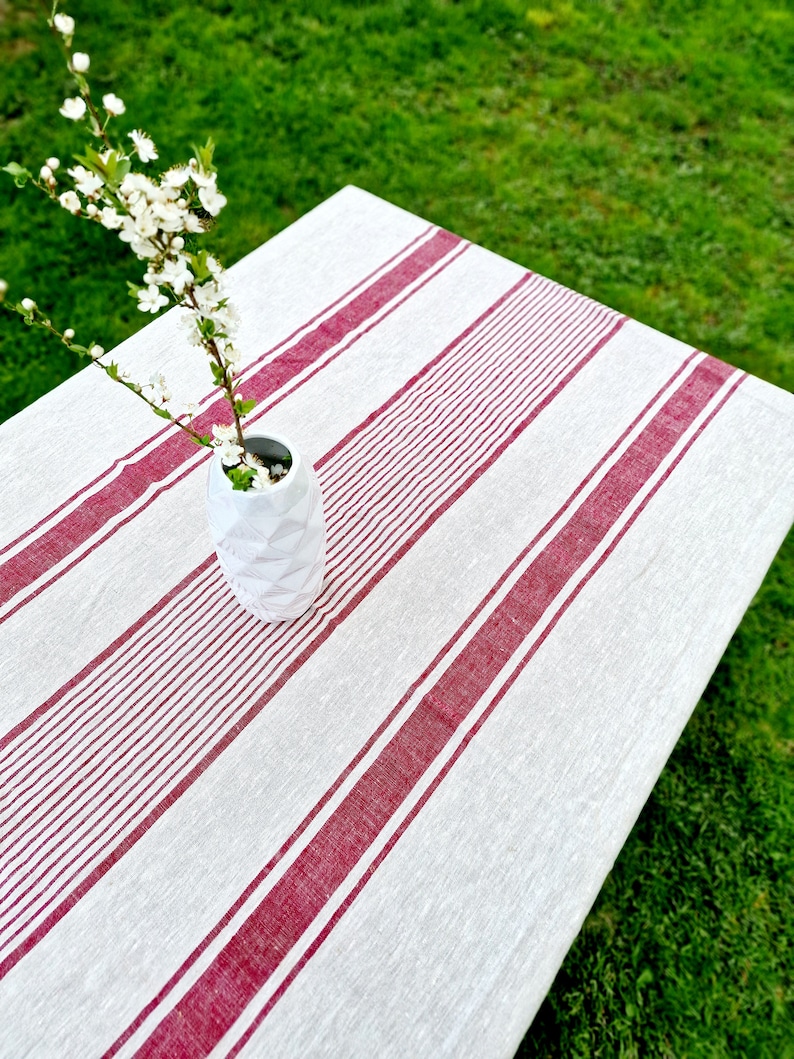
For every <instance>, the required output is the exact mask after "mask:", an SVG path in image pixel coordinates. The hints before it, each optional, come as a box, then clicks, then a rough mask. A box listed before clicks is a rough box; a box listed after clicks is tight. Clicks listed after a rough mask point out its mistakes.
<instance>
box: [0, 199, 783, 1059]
mask: <svg viewBox="0 0 794 1059" xmlns="http://www.w3.org/2000/svg"><path fill="white" fill-rule="evenodd" d="M229 285H230V290H231V295H232V299H233V302H234V304H235V305H236V306H237V307H238V309H239V311H240V315H241V326H240V335H239V340H238V342H237V345H238V347H239V348H240V350H241V351H242V352H243V356H244V363H245V365H246V367H245V372H244V379H245V381H244V385H243V392H244V394H245V396H246V397H248V396H252V397H256V399H257V400H258V402H259V404H258V406H257V409H256V410H255V412H254V413H253V415H252V416H251V417H250V420H249V423H250V424H251V425H254V424H256V425H257V426H262V427H264V428H265V429H268V428H269V429H271V430H273V431H275V432H278V433H280V434H286V435H287V436H288V437H290V438H291V439H292V440H293V441H294V443H295V444H296V445H297V446H298V447H299V449H300V451H301V452H302V453H303V454H304V455H305V456H306V457H307V458H308V459H309V460H310V461H312V462H313V464H314V466H315V468H316V470H317V474H318V476H319V480H320V483H321V486H322V489H323V497H324V507H325V514H326V519H327V527H328V564H327V572H326V579H325V585H324V588H323V591H322V593H321V595H320V597H319V598H318V600H317V602H316V604H315V605H314V607H313V608H312V610H311V611H310V612H309V613H307V614H306V615H304V616H303V617H302V618H300V619H298V620H296V621H294V622H290V623H285V624H274V625H265V624H263V623H261V622H259V621H258V620H257V619H256V618H254V617H252V616H251V615H249V614H247V613H246V612H244V611H243V610H242V609H241V608H240V607H239V605H238V604H237V603H236V601H235V599H234V597H233V596H232V595H231V593H230V591H229V589H228V587H227V586H226V584H225V582H224V581H223V578H222V576H221V574H220V571H219V568H218V565H217V560H216V558H215V556H214V554H213V553H212V551H211V544H210V541H209V536H208V532H207V528H206V519H205V515H204V491H205V483H206V475H207V467H208V465H207V459H208V454H207V453H206V451H203V450H199V449H197V448H196V447H194V446H193V445H191V443H190V442H189V441H188V440H187V439H185V438H184V437H183V436H182V435H181V434H180V433H179V432H178V430H177V429H176V428H174V427H173V426H170V425H166V426H162V424H161V422H160V421H159V420H156V419H154V417H152V416H151V413H150V412H149V410H148V409H146V408H145V407H144V406H143V404H142V403H139V402H136V401H135V400H134V398H133V397H132V396H131V395H130V394H129V393H128V392H127V391H125V390H123V389H122V388H121V387H114V386H112V385H111V384H109V383H108V382H107V380H106V379H104V378H103V377H102V376H101V375H100V373H99V372H96V371H94V370H93V369H90V368H89V369H86V370H85V371H83V372H80V373H79V374H78V375H76V376H75V377H74V378H72V379H70V380H68V381H67V382H65V383H64V384H62V385H61V386H59V387H58V388H57V389H55V390H54V391H52V392H51V393H50V394H48V395H46V396H45V397H43V398H42V399H41V400H39V401H38V402H36V404H34V405H33V406H31V407H30V408H28V409H25V410H24V411H23V412H21V413H20V414H19V415H17V416H15V417H14V418H12V419H11V420H9V421H8V422H7V423H5V424H3V425H0V451H2V454H3V465H4V467H5V471H4V488H3V491H2V495H1V496H0V1054H2V1055H4V1056H14V1057H16V1056H28V1055H30V1056H39V1055H40V1056H47V1057H52V1056H56V1055H57V1056H61V1055H62V1056H77V1055H79V1056H89V1055H100V1054H113V1055H115V1054H118V1055H132V1054H142V1055H169V1056H193V1055H195V1056H205V1055H208V1054H210V1053H212V1054H218V1055H234V1054H238V1052H240V1053H241V1054H244V1055H259V1056H328V1057H334V1059H337V1057H342V1056H372V1055H378V1056H384V1057H385V1056H395V1057H404V1056H412V1057H413V1056H422V1055H426V1056H441V1055H449V1056H455V1057H462V1056H473V1057H483V1056H509V1055H512V1053H513V1052H514V1050H515V1048H516V1047H517V1046H518V1043H519V1041H520V1039H521V1036H522V1034H523V1033H524V1031H525V1030H526V1027H527V1025H528V1024H529V1022H530V1021H531V1019H532V1017H533V1015H534V1013H535V1011H536V1010H537V1008H538V1006H539V1004H540V1002H541V1000H542V998H543V996H544V995H545V993H546V991H547V990H548V988H549V985H550V983H551V981H552V979H553V977H554V974H555V973H556V971H557V969H558V967H559V965H560V963H561V962H562V959H563V957H564V955H565V953H566V951H567V949H568V947H569V945H570V943H571V941H572V940H573V938H574V937H575V935H576V933H577V932H578V930H579V927H580V926H581V923H582V921H583V920H584V918H585V916H586V914H587V912H588V910H589V908H590V906H591V904H592V902H593V900H594V898H595V896H596V895H597V893H598V891H599V888H600V886H601V884H602V882H603V880H604V877H605V876H606V874H607V872H608V871H609V869H610V867H611V865H612V863H613V861H614V859H615V857H616V855H617V853H618V852H619V850H620V848H621V846H622V844H623V842H624V841H625V838H626V836H627V835H628V833H629V831H630V829H631V827H632V825H633V823H634V821H635V820H636V818H637V815H638V814H639V812H640V810H641V808H642V805H643V804H644V802H645V800H646V798H647V796H648V794H649V792H650V790H651V788H652V786H653V784H654V782H655V780H656V778H657V776H658V774H659V772H660V771H661V769H662V767H663V765H664V762H665V761H666V759H667V757H668V755H669V753H670V751H671V749H672V748H673V746H674V745H675V742H676V740H677V739H678V736H679V734H680V732H681V730H682V728H683V726H684V724H685V723H686V721H687V719H688V717H689V715H690V713H691V711H692V709H693V707H694V705H695V703H696V702H697V700H698V698H699V696H700V694H701V692H702V690H703V688H704V687H705V685H706V683H707V681H708V679H709V677H710V675H711V673H712V672H713V670H714V667H715V666H716V664H717V662H718V660H719V658H720V656H721V654H722V652H723V650H724V648H725V646H726V644H727V642H728V639H729V638H730V636H731V634H732V632H733V630H734V629H735V627H736V625H737V624H738V622H739V620H740V618H741V616H742V614H743V612H744V610H745V609H746V607H747V606H748V604H749V603H750V601H751V599H752V596H753V594H754V592H755V591H756V589H757V587H758V585H759V584H760V582H761V580H762V578H763V575H764V573H765V571H766V569H767V567H768V565H769V563H770V562H771V560H772V557H773V556H774V554H775V551H776V549H777V547H778V546H779V544H780V542H781V541H782V539H783V537H784V535H785V533H786V531H787V529H788V527H789V526H790V524H791V521H792V517H793V516H794V488H792V486H794V470H793V468H794V459H793V457H794V415H793V414H792V413H793V412H794V398H792V397H791V396H790V395H789V394H786V393H783V392H782V391H780V390H777V389H775V388H774V387H772V386H770V385H768V384H766V383H764V382H761V381H759V380H758V379H755V378H753V377H751V376H747V375H745V374H744V373H742V372H740V371H738V370H736V369H734V368H731V367H729V366H728V365H725V364H723V363H721V362H719V361H717V360H715V359H713V358H711V357H709V356H707V355H705V354H704V353H701V352H698V351H696V350H694V349H692V348H691V347H690V346H687V345H686V344H684V343H681V342H678V341H676V340H674V339H671V338H668V337H666V336H664V335H662V334H660V333H659V332H657V331H654V330H652V329H651V328H649V327H646V326H644V325H642V324H640V323H638V322H636V321H633V320H630V319H628V318H626V317H625V316H622V315H621V314H619V313H617V312H615V311H613V310H611V309H609V308H606V307H604V306H602V305H599V304H597V303H596V302H594V301H592V300H589V299H587V298H585V297H583V296H581V295H579V294H577V293H575V292H573V291H571V290H568V289H566V288H564V287H562V286H560V285H558V284H556V283H554V282H552V281H550V280H548V279H545V278H543V277H542V276H539V275H536V274H534V273H531V272H527V271H526V270H524V269H523V268H521V267H519V266H518V265H515V264H513V263H511V262H509V261H506V260H504V259H502V258H500V257H498V256H496V255H494V254H492V253H489V252H488V251H486V250H484V249H482V248H479V247H477V246H473V245H471V244H469V243H467V242H466V241H465V240H463V239H460V238H458V237H457V236H455V235H452V234H451V233H449V232H446V231H443V230H440V229H438V228H436V227H434V226H432V225H428V224H427V222H425V221H422V220H420V219H419V218H417V217H415V216H413V215H411V214H409V213H407V212H405V211H403V210H400V209H398V208H397V207H394V206H392V205H390V204H388V203H385V202H383V201H381V200H379V199H377V198H375V197H374V196H371V195H369V194H367V193H365V192H363V191H361V190H359V189H356V188H345V189H344V190H343V191H341V192H339V193H338V194H337V195H335V196H334V197H333V198H332V199H330V200H328V201H327V202H325V203H323V204H322V205H321V206H319V207H318V208H317V209H315V210H314V211H312V212H311V213H310V214H308V215H307V216H305V217H303V218H302V219H301V220H300V221H298V222H297V223H296V224H294V225H292V226H291V227H290V228H288V229H287V230H285V231H284V232H282V233H281V234H280V235H279V236H277V237H276V238H274V239H273V240H271V241H270V242H269V243H267V244H265V245H264V246H262V247H260V248H259V249H258V250H256V251H255V252H254V253H252V254H251V255H249V256H248V257H246V258H245V259H244V260H243V261H241V262H239V263H238V264H237V265H235V266H234V268H232V269H231V270H230V271H229ZM117 357H118V359H119V361H120V362H121V363H122V365H123V366H125V367H127V368H128V369H129V370H130V371H131V373H132V375H133V377H138V378H141V377H143V378H148V376H149V374H151V372H152V371H155V370H162V371H164V373H165V375H166V377H167V378H168V380H169V383H170V385H171V388H172V389H173V390H174V391H175V392H176V393H177V394H180V393H184V394H185V396H186V398H188V397H191V396H192V395H194V394H195V393H199V394H202V395H204V396H203V400H202V403H201V413H200V414H201V415H202V416H204V418H205V419H206V421H207V422H213V421H218V419H219V418H221V419H222V417H223V412H222V406H221V403H220V398H219V396H218V394H217V392H213V391H211V388H210V385H208V378H209V374H208V372H207V367H206V364H205V363H203V359H202V355H201V354H200V353H199V352H198V351H197V350H196V349H194V348H193V347H191V346H190V345H189V344H188V342H187V340H186V336H185V333H184V331H183V330H182V329H181V328H180V325H179V321H178V313H177V312H176V311H172V312H169V313H167V314H166V315H165V316H164V317H162V318H161V319H158V320H156V321H154V322H153V323H152V324H150V325H149V326H147V327H146V328H145V329H144V330H143V331H141V332H139V333H138V334H136V335H135V336H134V337H133V338H131V339H129V340H128V341H127V342H126V343H124V344H123V346H121V347H120V348H119V350H118V352H117ZM23 437H24V438H30V437H35V438H36V439H37V443H38V444H40V445H41V446H42V448H43V449H44V450H45V451H46V452H48V453H50V454H51V457H50V458H47V459H46V460H45V461H43V462H42V461H37V463H36V469H35V474H34V473H32V472H31V469H30V468H29V466H28V465H27V464H26V462H25V461H24V460H23V459H20V457H19V453H20V451H22V450H21V447H20V439H22V438H23Z"/></svg>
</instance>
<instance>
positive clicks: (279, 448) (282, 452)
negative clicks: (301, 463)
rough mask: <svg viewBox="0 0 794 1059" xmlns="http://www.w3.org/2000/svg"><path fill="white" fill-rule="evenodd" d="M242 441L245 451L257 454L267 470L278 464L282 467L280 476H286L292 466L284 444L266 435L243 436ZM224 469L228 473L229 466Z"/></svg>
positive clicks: (288, 452)
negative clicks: (282, 471) (282, 470)
mask: <svg viewBox="0 0 794 1059" xmlns="http://www.w3.org/2000/svg"><path fill="white" fill-rule="evenodd" d="M244 441H245V451H246V452H251V453H253V454H254V456H257V457H258V458H259V459H260V460H261V461H262V464H263V465H264V466H265V467H267V469H268V471H270V472H272V470H273V468H274V467H276V468H277V467H278V466H279V465H280V466H281V467H283V469H284V473H283V474H282V475H281V477H282V478H285V477H286V475H287V473H288V472H289V470H290V468H291V467H292V453H291V452H290V450H289V449H288V448H287V446H286V445H282V444H281V442H280V441H276V440H275V438H267V437H251V438H245V439H244ZM224 471H225V472H226V473H227V474H228V473H229V468H228V467H224Z"/></svg>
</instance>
